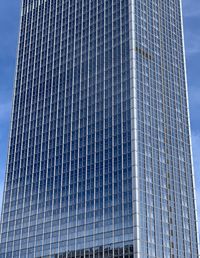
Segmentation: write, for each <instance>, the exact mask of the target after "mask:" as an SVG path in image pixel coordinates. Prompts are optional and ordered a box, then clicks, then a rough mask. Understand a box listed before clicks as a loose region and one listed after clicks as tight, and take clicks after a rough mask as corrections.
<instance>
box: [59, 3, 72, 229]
mask: <svg viewBox="0 0 200 258" xmlns="http://www.w3.org/2000/svg"><path fill="white" fill-rule="evenodd" d="M67 3H68V12H67V15H68V16H67V18H68V23H67V27H68V29H67V50H66V69H65V73H66V74H65V75H66V77H67V63H68V42H69V16H70V1H67ZM63 19H64V17H63ZM66 82H67V80H65V88H67V83H66ZM66 92H67V90H65V98H64V99H65V100H64V121H63V146H64V142H65V123H66V105H67V103H66V99H67V94H66ZM63 151H64V150H63ZM63 154H64V152H63V153H62V155H63ZM64 173H66V172H64V170H63V162H62V179H61V198H60V199H61V200H60V206H61V209H62V180H63V174H64ZM61 218H62V212H61V215H60V219H61ZM59 228H60V229H61V227H60V226H59Z"/></svg>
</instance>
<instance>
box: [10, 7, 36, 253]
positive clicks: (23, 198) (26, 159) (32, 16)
mask: <svg viewBox="0 0 200 258" xmlns="http://www.w3.org/2000/svg"><path fill="white" fill-rule="evenodd" d="M31 12H32V14H31V29H30V33H31V36H32V20H33V12H34V10H32V11H31ZM27 16H28V13H27ZM26 29H27V24H26ZM26 35H27V31H25V40H24V43H25V42H26ZM31 36H30V40H29V50H28V64H27V66H29V63H30V49H31V48H30V45H31V43H30V41H31ZM24 46H25V45H24ZM23 65H24V59H23ZM22 74H23V73H22ZM27 85H28V69H27V74H26V88H27ZM20 88H21V90H22V86H21V87H20ZM21 90H20V96H21ZM31 101H32V97H31ZM26 104H27V94H26V97H25V106H24V117H25V111H26ZM18 119H19V117H18ZM30 123H31V116H30V119H29V127H30ZM24 129H25V127H24V121H23V130H22V141H21V142H22V143H23V133H24ZM28 146H29V140H28ZM28 146H27V150H28ZM20 156H22V149H21V154H20ZM26 160H28V151H27V157H26ZM20 169H21V160H20ZM20 174H21V171H20ZM26 177H27V167H26V175H25V184H24V193H23V207H22V211H23V209H24V202H25V190H26V188H25V185H26ZM19 178H20V176H19ZM19 184H20V181H19V182H18V193H17V197H18V194H19ZM17 200H18V198H17ZM16 211H17V209H16ZM23 212H24V211H23ZM23 218H24V217H23ZM23 218H22V219H23ZM15 228H16V220H15ZM21 230H22V221H21ZM21 238H23V235H22V231H21ZM21 238H20V240H21ZM13 244H14V243H13ZM20 247H22V246H21V244H20ZM26 248H28V242H27V247H26ZM20 251H21V249H20V250H19V252H20Z"/></svg>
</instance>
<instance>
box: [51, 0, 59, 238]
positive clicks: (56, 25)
mask: <svg viewBox="0 0 200 258" xmlns="http://www.w3.org/2000/svg"><path fill="white" fill-rule="evenodd" d="M57 4H58V2H56V7H55V9H56V14H55V31H57V27H56V26H57V18H58V17H57V16H58V13H57V10H58V7H57ZM61 23H62V22H61ZM61 30H62V29H61ZM56 36H57V32H55V34H54V54H53V68H52V71H53V70H54V64H55V63H54V58H55V49H56V47H55V46H56ZM61 37H62V36H61ZM61 42H62V41H61ZM59 45H60V54H59V57H60V55H61V43H60V44H59ZM53 75H54V72H52V82H53ZM59 80H60V58H59V78H58V82H59ZM53 87H54V85H53ZM57 93H58V96H57V101H56V103H57V108H56V118H57V119H56V126H55V128H56V129H55V130H56V135H55V145H54V147H55V151H54V157H55V160H54V175H53V178H54V182H53V189H52V191H53V199H52V214H51V216H52V217H51V218H52V220H51V234H52V232H53V228H52V224H53V221H54V220H53V211H54V199H55V198H54V197H55V175H56V145H57V129H58V128H57V127H58V109H59V105H58V103H59V86H58V88H57ZM47 181H48V180H47Z"/></svg>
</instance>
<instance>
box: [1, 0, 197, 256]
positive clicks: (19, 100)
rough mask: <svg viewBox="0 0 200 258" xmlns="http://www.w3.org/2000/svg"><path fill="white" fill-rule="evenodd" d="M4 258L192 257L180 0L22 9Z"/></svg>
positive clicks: (52, 1) (79, 1)
mask: <svg viewBox="0 0 200 258" xmlns="http://www.w3.org/2000/svg"><path fill="white" fill-rule="evenodd" d="M11 124H12V125H11V132H10V144H9V152H8V163H7V172H6V180H5V189H4V199H3V208H2V217H1V222H2V223H1V234H0V242H1V245H0V258H33V257H35V258H39V257H40V258H41V257H42V258H44V257H45V258H48V257H51V258H66V257H69V258H75V257H76V258H83V257H84V258H92V257H95V258H97V257H99V258H101V257H105V258H107V257H116V258H117V257H119V258H123V257H124V258H150V257H151V258H153V257H154V258H197V257H199V256H198V255H199V253H198V239H197V238H198V237H197V236H198V233H197V216H196V207H195V197H194V178H193V169H192V158H191V143H190V127H189V116H188V100H187V82H186V74H185V61H184V45H183V28H182V15H181V1H179V0H23V2H22V12H21V29H20V36H19V49H18V59H17V71H16V81H15V89H14V98H13V112H12V123H11Z"/></svg>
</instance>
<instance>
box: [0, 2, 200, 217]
mask: <svg viewBox="0 0 200 258" xmlns="http://www.w3.org/2000/svg"><path fill="white" fill-rule="evenodd" d="M19 13H20V1H19V0H12V1H8V0H1V4H0V35H1V40H0V203H1V199H2V192H3V181H4V174H5V167H6V156H7V145H8V137H9V127H10V113H11V103H12V90H13V81H14V75H15V59H16V48H17V40H18V28H19ZM183 13H184V25H185V26H184V27H185V46H186V60H187V75H188V88H189V100H190V118H191V128H192V141H193V155H194V167H195V177H196V193H197V205H198V210H199V218H200V176H199V173H200V115H199V111H200V62H199V60H200V1H199V0H192V1H191V0H183Z"/></svg>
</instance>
